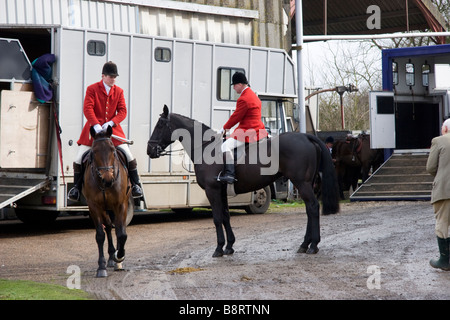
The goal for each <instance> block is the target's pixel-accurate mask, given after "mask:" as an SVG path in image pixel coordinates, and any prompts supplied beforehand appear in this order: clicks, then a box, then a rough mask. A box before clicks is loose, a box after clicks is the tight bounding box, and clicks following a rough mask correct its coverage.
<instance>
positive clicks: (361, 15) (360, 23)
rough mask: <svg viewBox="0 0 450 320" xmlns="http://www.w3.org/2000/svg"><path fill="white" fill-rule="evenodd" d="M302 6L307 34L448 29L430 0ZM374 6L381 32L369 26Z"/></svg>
mask: <svg viewBox="0 0 450 320" xmlns="http://www.w3.org/2000/svg"><path fill="white" fill-rule="evenodd" d="M294 2H295V1H294ZM291 3H292V1H291ZM302 3H303V34H304V35H324V34H327V35H344V34H376V33H392V32H404V31H413V30H430V29H431V30H432V31H444V30H447V23H446V21H445V19H444V17H443V16H442V15H441V14H440V13H439V12H438V11H437V9H436V7H435V6H434V5H433V4H432V3H431V1H430V0H378V1H374V0H346V1H341V0H303V1H302ZM406 4H408V6H406ZM371 5H376V6H378V8H379V9H380V21H381V25H380V27H381V28H380V29H369V28H368V26H367V20H368V18H369V17H370V16H371V14H372V11H369V13H367V11H368V7H369V6H371ZM325 8H326V10H325ZM292 12H293V11H291V13H292ZM439 28H440V30H436V29H439Z"/></svg>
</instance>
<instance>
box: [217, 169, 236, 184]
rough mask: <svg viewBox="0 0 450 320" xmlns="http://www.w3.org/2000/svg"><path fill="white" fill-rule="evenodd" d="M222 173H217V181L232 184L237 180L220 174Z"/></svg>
mask: <svg viewBox="0 0 450 320" xmlns="http://www.w3.org/2000/svg"><path fill="white" fill-rule="evenodd" d="M221 173H222V171H221V172H220V173H219V175H218V176H217V181H219V182H222V183H228V184H233V183H235V182H236V181H237V179H236V178H235V177H233V176H221V175H220V174H221ZM223 179H225V180H223Z"/></svg>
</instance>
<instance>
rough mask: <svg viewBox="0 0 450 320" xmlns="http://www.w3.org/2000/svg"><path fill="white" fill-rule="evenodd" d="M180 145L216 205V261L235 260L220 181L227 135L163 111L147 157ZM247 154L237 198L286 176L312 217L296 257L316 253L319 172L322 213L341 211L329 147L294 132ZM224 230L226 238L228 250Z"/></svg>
mask: <svg viewBox="0 0 450 320" xmlns="http://www.w3.org/2000/svg"><path fill="white" fill-rule="evenodd" d="M192 138H193V139H194V142H193V143H192ZM175 140H179V141H180V142H181V144H182V145H183V148H184V150H185V151H186V153H187V154H188V155H189V157H190V158H191V160H192V161H193V163H194V171H195V175H196V179H197V182H198V185H199V186H200V187H201V188H202V189H204V190H205V193H206V196H207V198H208V200H209V203H210V205H211V209H212V215H213V221H214V225H215V228H216V235H217V247H216V249H215V251H214V253H213V257H221V256H223V255H231V254H233V253H234V249H233V244H234V242H235V236H234V233H233V230H232V227H231V224H230V214H229V210H228V200H227V187H228V186H227V185H226V184H223V183H221V182H219V181H217V177H218V176H219V174H220V173H221V171H222V170H223V155H222V152H221V151H220V145H221V143H222V135H221V134H217V133H216V132H215V131H214V130H212V129H211V128H209V127H208V126H207V125H205V124H203V123H200V122H198V121H196V120H193V119H190V118H188V117H185V116H183V115H180V114H176V113H169V109H168V107H167V106H166V105H164V108H163V113H162V114H161V115H160V118H159V119H158V122H157V123H156V125H155V128H154V129H153V132H152V134H151V136H150V140H149V141H148V143H147V154H148V155H149V157H150V158H151V159H155V158H159V157H160V156H162V155H167V154H170V151H165V149H166V148H167V147H168V146H169V145H170V144H172V143H173V142H175ZM256 150H258V151H256ZM264 150H265V151H266V153H265V154H264ZM245 151H246V152H245V156H244V158H245V159H244V160H245V161H241V160H238V159H236V161H237V165H236V169H235V170H236V179H237V181H236V182H235V183H234V184H233V185H232V186H234V193H235V194H242V193H247V192H251V191H255V190H259V189H261V188H264V187H265V186H267V185H269V184H270V183H272V182H273V181H275V180H276V179H278V178H280V177H281V176H284V177H286V178H288V179H290V180H291V181H292V183H293V184H294V185H295V186H296V187H297V189H298V191H299V193H300V195H301V198H302V199H303V201H304V202H305V205H306V213H307V217H308V220H307V227H306V233H305V236H304V240H303V242H302V243H301V245H300V248H299V249H298V251H297V252H299V253H308V254H314V253H317V252H318V251H319V248H318V243H319V242H320V227H319V215H320V204H319V202H318V201H317V199H316V197H315V195H314V192H313V183H314V179H315V177H316V175H317V174H318V170H319V166H320V167H321V169H322V199H323V200H322V201H323V208H322V212H323V214H334V213H337V212H338V211H339V197H338V193H337V190H338V188H337V179H336V174H335V170H334V166H333V163H332V160H331V156H330V152H329V151H328V149H327V148H326V146H325V144H324V143H323V142H322V141H320V139H318V138H317V137H315V136H312V135H308V134H303V133H294V132H289V133H283V134H280V135H279V136H276V137H273V138H271V139H265V140H264V141H260V142H259V143H252V144H249V145H247V146H246V148H245ZM252 151H253V152H252ZM255 153H256V155H255ZM239 159H242V158H239ZM268 159H269V160H268ZM240 162H244V163H240ZM222 226H223V227H222ZM223 228H225V232H226V237H227V239H226V240H227V245H226V248H225V250H223V247H224V245H225V235H224V232H223Z"/></svg>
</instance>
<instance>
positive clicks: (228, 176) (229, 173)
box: [219, 163, 236, 184]
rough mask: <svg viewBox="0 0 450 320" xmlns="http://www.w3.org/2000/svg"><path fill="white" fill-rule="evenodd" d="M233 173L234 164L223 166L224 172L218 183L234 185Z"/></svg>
mask: <svg viewBox="0 0 450 320" xmlns="http://www.w3.org/2000/svg"><path fill="white" fill-rule="evenodd" d="M234 176H235V173H234V164H233V163H232V164H228V163H226V164H225V172H224V173H223V175H221V176H220V177H219V180H220V182H226V183H230V184H232V183H234V182H235V181H236V179H235V177H234Z"/></svg>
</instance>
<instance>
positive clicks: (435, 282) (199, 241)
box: [0, 201, 450, 300]
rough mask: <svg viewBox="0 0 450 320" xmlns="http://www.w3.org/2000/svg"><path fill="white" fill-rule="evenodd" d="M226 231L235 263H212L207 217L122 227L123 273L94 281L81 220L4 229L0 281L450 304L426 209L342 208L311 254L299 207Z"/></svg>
mask: <svg viewBox="0 0 450 320" xmlns="http://www.w3.org/2000/svg"><path fill="white" fill-rule="evenodd" d="M231 223H232V226H233V228H234V232H235V235H236V243H235V246H234V248H235V253H234V255H232V256H224V257H222V258H212V254H213V251H214V249H215V246H216V235H215V228H214V225H213V222H212V218H211V213H210V212H209V211H202V212H194V213H192V214H189V215H185V216H182V215H176V214H173V213H170V212H159V213H151V214H138V215H135V217H134V220H133V221H132V223H131V225H130V226H129V227H128V228H127V232H128V241H127V243H126V260H125V264H124V265H125V269H126V271H122V272H114V271H113V270H111V271H109V276H108V278H106V279H98V278H95V272H96V268H97V248H96V243H95V232H94V229H93V227H92V225H91V224H90V222H89V220H88V219H87V218H85V217H75V218H74V217H64V218H58V220H57V221H56V223H55V224H54V225H53V226H49V227H47V228H44V229H43V228H33V227H29V226H26V225H24V224H22V223H20V222H18V221H16V220H9V221H2V222H0V278H6V279H29V280H35V281H43V282H51V283H58V284H62V285H66V284H67V283H68V279H69V282H70V283H72V284H73V283H75V282H73V279H74V278H73V277H74V275H76V273H73V272H74V271H73V270H79V272H80V273H79V274H80V278H79V279H80V280H81V289H83V290H85V291H88V292H90V293H92V294H93V295H95V296H96V297H97V298H98V299H139V300H142V299H152V300H154V299H187V300H215V299H223V300H229V299H237V300H241V299H242V300H258V299H264V300H265V299H267V300H271V299H274V300H284V299H290V300H291V299H362V300H374V299H449V298H450V286H449V283H450V272H443V271H440V270H435V269H433V268H431V267H430V266H429V260H430V258H435V257H437V255H438V248H437V244H436V237H435V235H434V215H433V210H432V207H431V205H430V204H429V202H413V201H412V202H353V203H346V204H342V205H341V212H340V213H339V214H337V215H332V216H321V236H322V239H321V243H320V244H319V248H320V251H319V252H318V253H317V254H316V255H306V254H298V253H296V251H297V249H298V247H299V245H300V243H301V241H302V238H303V235H304V232H305V227H306V214H305V209H304V208H295V209H291V208H288V207H286V206H280V208H276V207H273V208H272V209H270V211H269V212H267V213H265V214H263V215H248V214H245V213H244V212H243V211H239V210H232V218H231ZM74 268H75V269H74ZM68 270H69V273H68Z"/></svg>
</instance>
